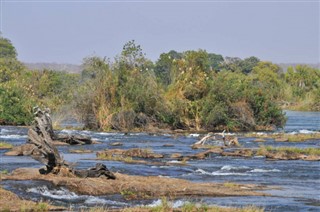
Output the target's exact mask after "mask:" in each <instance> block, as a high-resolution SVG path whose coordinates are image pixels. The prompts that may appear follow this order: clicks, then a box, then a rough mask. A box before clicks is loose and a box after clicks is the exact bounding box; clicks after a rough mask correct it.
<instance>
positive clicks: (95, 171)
mask: <svg viewBox="0 0 320 212" xmlns="http://www.w3.org/2000/svg"><path fill="white" fill-rule="evenodd" d="M73 173H74V174H75V175H76V176H78V177H82V178H87V177H101V176H103V177H106V178H108V179H113V180H114V179H116V176H115V175H114V174H113V173H112V172H111V171H109V169H108V168H107V167H106V166H105V165H104V164H102V163H97V164H96V166H95V167H92V168H89V169H87V170H74V171H73Z"/></svg>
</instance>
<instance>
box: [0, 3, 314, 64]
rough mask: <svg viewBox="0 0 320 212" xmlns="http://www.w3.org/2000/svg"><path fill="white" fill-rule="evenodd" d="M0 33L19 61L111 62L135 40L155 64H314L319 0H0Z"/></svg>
mask: <svg viewBox="0 0 320 212" xmlns="http://www.w3.org/2000/svg"><path fill="white" fill-rule="evenodd" d="M0 1H1V2H0V6H1V9H0V11H1V14H0V18H1V20H0V30H1V32H2V36H4V37H6V38H9V39H10V40H11V41H12V43H13V45H14V46H15V47H16V49H17V52H18V59H19V60H20V61H22V62H56V63H71V64H81V63H82V60H83V58H85V57H88V56H101V57H107V58H114V57H115V56H116V55H118V54H120V53H121V50H122V47H123V45H124V44H125V43H126V42H128V41H130V40H135V42H136V43H137V44H140V45H141V47H142V49H143V52H145V53H146V56H147V58H149V59H151V60H153V61H156V60H157V59H158V58H159V55H160V54H161V53H164V52H168V51H170V50H176V51H179V52H183V51H186V50H198V49H204V50H206V51H207V52H209V53H217V54H222V55H223V56H230V57H240V58H246V57H250V56H256V57H258V58H260V59H261V60H266V61H272V62H275V63H319V62H320V61H319V57H320V23H319V22H320V17H319V13H320V0H301V1H297V0H277V1H275V0H269V1H268V0H226V1H219V0H206V1H204V0H200V1H179V0H173V1H169V0H150V1H130V0H126V1H124V0H118V1H108V0H93V1H89V0H87V1H85V0H83V1H82V0H78V1H74V0H56V1H54V0H29V1H27V0H0Z"/></svg>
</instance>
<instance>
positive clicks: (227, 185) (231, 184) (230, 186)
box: [223, 182, 239, 188]
mask: <svg viewBox="0 0 320 212" xmlns="http://www.w3.org/2000/svg"><path fill="white" fill-rule="evenodd" d="M223 186H224V187H227V188H239V184H236V183H233V182H225V183H223Z"/></svg>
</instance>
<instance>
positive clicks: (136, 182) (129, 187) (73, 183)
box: [3, 168, 271, 199]
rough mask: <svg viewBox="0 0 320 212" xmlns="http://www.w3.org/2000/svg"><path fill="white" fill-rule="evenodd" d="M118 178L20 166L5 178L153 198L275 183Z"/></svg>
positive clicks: (256, 190) (250, 192) (248, 191)
mask: <svg viewBox="0 0 320 212" xmlns="http://www.w3.org/2000/svg"><path fill="white" fill-rule="evenodd" d="M115 176H116V179H115V180H108V179H106V178H90V177H88V178H78V177H75V176H69V177H67V176H61V175H60V176H59V175H54V174H47V175H41V174H39V171H38V169H33V168H19V169H16V170H15V171H13V172H12V174H11V175H7V176H5V177H4V178H3V180H45V181H49V182H51V183H53V184H54V185H56V186H63V187H66V188H68V189H69V190H70V191H73V192H75V193H77V194H83V195H94V196H98V195H111V194H121V195H123V196H124V198H127V199H153V198H159V197H163V196H170V197H184V196H212V197H223V196H270V195H269V194H266V193H263V192H261V190H267V189H270V188H271V187H266V186H261V185H252V184H243V185H242V184H241V185H238V184H236V186H232V187H230V186H226V185H224V184H223V183H193V182H190V181H187V180H182V179H174V178H167V177H156V176H147V177H145V176H131V175H125V174H120V173H116V174H115Z"/></svg>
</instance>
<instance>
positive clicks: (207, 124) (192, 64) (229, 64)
mask: <svg viewBox="0 0 320 212" xmlns="http://www.w3.org/2000/svg"><path fill="white" fill-rule="evenodd" d="M0 45H2V46H4V48H3V50H2V52H0V55H2V56H1V57H0V123H1V124H28V123H30V121H31V118H32V114H31V108H32V107H33V106H35V105H36V104H37V105H39V106H42V107H49V108H51V110H52V111H53V112H54V113H55V112H59V111H60V110H62V108H63V107H65V106H67V105H71V106H72V107H73V108H74V110H75V114H76V115H77V117H78V118H79V119H80V120H82V121H83V123H84V124H85V127H86V128H91V129H104V130H109V129H116V130H134V129H135V128H139V129H147V127H148V126H156V127H171V128H173V129H195V130H220V129H228V130H249V129H256V128H257V127H261V126H262V127H263V126H265V127H266V126H270V125H274V126H277V127H282V126H283V125H284V123H285V121H286V120H285V117H284V114H283V112H282V110H281V108H280V106H279V105H280V103H283V102H289V103H288V104H289V105H291V102H294V103H296V102H298V103H300V104H299V107H298V108H303V109H310V110H311V109H314V110H320V105H319V102H320V101H319V99H320V74H319V70H318V69H313V68H310V67H307V66H297V67H296V68H289V69H288V71H287V73H285V74H284V73H281V72H280V68H279V67H278V66H277V65H275V64H272V63H270V62H263V61H260V60H259V59H258V58H256V57H249V58H245V59H243V60H242V59H240V58H236V57H233V58H232V57H226V58H223V57H222V56H221V55H219V54H213V53H207V52H206V51H205V50H197V51H185V52H181V53H180V52H176V51H173V50H172V51H170V52H168V53H163V54H161V55H160V58H159V59H158V60H157V62H156V63H155V64H153V62H152V61H150V60H148V59H147V58H146V56H145V54H144V53H143V51H142V48H141V46H140V45H137V44H136V43H135V41H134V40H132V41H129V42H127V43H126V44H125V45H124V47H123V50H122V52H121V53H120V55H119V56H117V57H116V58H115V60H114V61H112V62H111V61H110V60H109V59H106V58H100V57H88V58H85V59H84V61H83V71H82V73H81V75H77V74H69V73H65V72H56V71H51V70H42V71H29V70H26V68H25V67H24V66H23V65H22V64H21V63H20V62H19V61H17V60H16V53H15V49H14V47H13V46H12V44H11V42H10V41H9V40H8V39H5V38H1V40H0ZM260 129H261V128H260Z"/></svg>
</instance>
